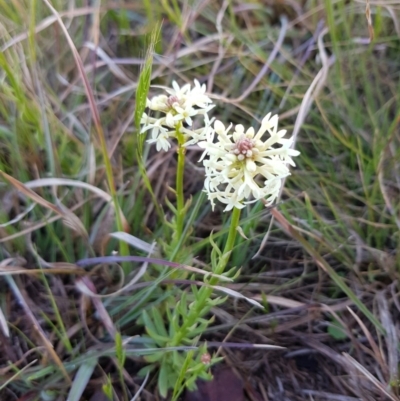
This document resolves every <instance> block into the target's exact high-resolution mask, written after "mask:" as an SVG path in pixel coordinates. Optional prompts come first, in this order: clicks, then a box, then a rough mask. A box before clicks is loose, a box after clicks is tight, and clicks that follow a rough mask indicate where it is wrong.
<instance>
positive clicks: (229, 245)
mask: <svg viewBox="0 0 400 401" xmlns="http://www.w3.org/2000/svg"><path fill="white" fill-rule="evenodd" d="M240 211H241V209H237V208H236V207H235V208H233V211H232V217H231V225H230V227H229V234H228V239H227V240H226V244H225V248H224V252H223V254H222V257H221V259H220V262H219V263H218V266H217V268H216V269H215V272H214V273H215V274H222V273H223V272H224V270H225V267H226V265H227V264H228V262H229V258H230V256H231V253H232V249H233V246H234V245H235V239H236V233H237V228H238V226H239V220H240Z"/></svg>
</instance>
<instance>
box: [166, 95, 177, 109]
mask: <svg viewBox="0 0 400 401" xmlns="http://www.w3.org/2000/svg"><path fill="white" fill-rule="evenodd" d="M167 103H168V106H170V107H172V106H173V105H174V104H175V103H178V104H179V99H178V97H177V96H170V97H169V98H168V100H167Z"/></svg>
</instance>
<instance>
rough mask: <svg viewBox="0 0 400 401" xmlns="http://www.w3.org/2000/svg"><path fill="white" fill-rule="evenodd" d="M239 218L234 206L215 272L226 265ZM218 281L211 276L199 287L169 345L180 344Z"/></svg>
mask: <svg viewBox="0 0 400 401" xmlns="http://www.w3.org/2000/svg"><path fill="white" fill-rule="evenodd" d="M239 220H240V209H237V208H234V209H233V212H232V217H231V225H230V228H229V234H228V239H227V241H226V244H225V247H224V252H223V254H222V256H221V258H220V260H219V262H218V265H217V266H216V268H215V269H214V272H213V273H215V274H222V273H223V272H224V271H225V268H226V265H227V264H228V262H229V259H230V256H231V253H232V250H233V247H234V245H235V238H236V232H237V227H238V225H239ZM217 283H218V278H217V277H212V278H211V280H210V281H209V282H208V285H207V286H203V287H201V289H200V290H199V292H198V296H197V299H195V301H194V303H195V305H194V307H193V308H192V309H191V310H190V313H189V314H188V316H187V317H186V318H185V320H184V322H183V324H182V326H181V327H180V330H179V331H178V332H177V333H176V334H175V337H174V339H173V341H172V344H171V346H178V345H180V344H181V342H182V340H183V339H184V338H186V337H187V335H188V331H189V328H190V327H192V326H193V325H194V324H196V322H197V320H198V319H199V318H200V317H202V316H204V315H205V314H206V313H207V312H208V310H207V300H208V299H209V298H210V297H211V295H212V292H213V289H212V287H211V286H213V285H216V284H217Z"/></svg>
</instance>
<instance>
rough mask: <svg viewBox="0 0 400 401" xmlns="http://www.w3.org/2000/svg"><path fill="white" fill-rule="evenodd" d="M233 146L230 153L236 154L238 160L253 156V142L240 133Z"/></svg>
mask: <svg viewBox="0 0 400 401" xmlns="http://www.w3.org/2000/svg"><path fill="white" fill-rule="evenodd" d="M234 146H235V147H234V148H233V149H232V153H234V154H235V155H237V157H238V159H239V160H244V158H246V157H252V156H253V151H252V149H253V146H254V142H253V140H252V139H249V138H246V137H245V136H244V135H242V136H241V137H240V138H239V140H238V141H237V142H236V143H235V145H234Z"/></svg>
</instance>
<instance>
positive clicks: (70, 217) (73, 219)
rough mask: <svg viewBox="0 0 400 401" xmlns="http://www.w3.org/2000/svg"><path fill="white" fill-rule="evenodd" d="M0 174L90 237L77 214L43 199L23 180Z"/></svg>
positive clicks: (85, 236) (74, 228) (77, 230)
mask: <svg viewBox="0 0 400 401" xmlns="http://www.w3.org/2000/svg"><path fill="white" fill-rule="evenodd" d="M0 175H1V176H2V177H3V178H4V179H6V180H7V181H8V182H9V183H10V184H11V185H12V186H13V187H14V188H15V189H16V190H18V191H20V192H21V193H22V194H23V195H25V196H26V197H28V198H29V199H31V200H32V201H33V202H35V203H37V204H39V205H42V206H43V207H45V208H46V209H49V210H51V211H53V212H54V213H56V214H58V215H59V216H61V217H62V219H63V222H64V224H65V225H66V226H68V227H70V228H71V229H72V230H74V231H76V232H77V233H78V234H79V235H81V236H82V237H84V238H87V237H88V234H87V232H86V229H85V227H84V226H83V224H82V222H81V221H80V220H79V219H78V217H77V216H75V214H73V213H72V212H71V211H70V210H68V209H67V208H63V210H60V208H59V207H57V206H55V205H53V204H52V203H51V202H49V201H47V200H46V199H43V198H42V197H41V196H40V195H38V194H37V193H36V192H34V191H32V190H31V189H29V188H28V187H26V186H25V185H24V184H23V183H22V182H20V181H18V180H16V179H15V178H14V177H11V176H10V175H8V174H7V173H5V172H3V171H0Z"/></svg>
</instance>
